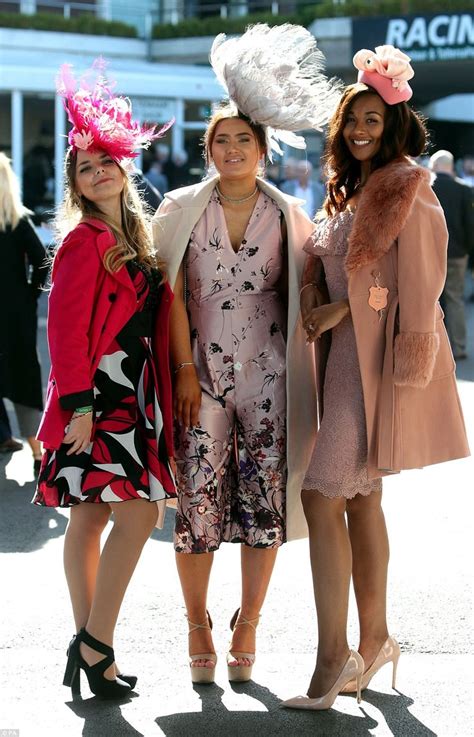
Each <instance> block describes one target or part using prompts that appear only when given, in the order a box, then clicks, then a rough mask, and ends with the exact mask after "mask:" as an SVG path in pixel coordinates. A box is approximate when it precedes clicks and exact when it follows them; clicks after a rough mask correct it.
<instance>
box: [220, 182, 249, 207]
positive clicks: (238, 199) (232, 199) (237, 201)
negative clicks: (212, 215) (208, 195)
mask: <svg viewBox="0 0 474 737" xmlns="http://www.w3.org/2000/svg"><path fill="white" fill-rule="evenodd" d="M216 189H217V194H218V195H219V197H222V199H223V200H227V202H232V204H234V205H240V203H241V202H247V201H248V200H251V199H252V197H255V195H256V194H257V192H258V185H255V189H254V191H253V192H252V194H249V195H247V197H228V196H227V195H226V194H223V193H222V192H221V191H220V189H219V187H218V186H217V184H216Z"/></svg>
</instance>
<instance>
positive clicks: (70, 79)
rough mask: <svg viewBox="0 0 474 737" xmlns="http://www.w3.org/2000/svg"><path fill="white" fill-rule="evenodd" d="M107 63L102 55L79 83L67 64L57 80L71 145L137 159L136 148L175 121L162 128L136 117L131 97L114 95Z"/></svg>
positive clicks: (145, 145) (121, 159)
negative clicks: (107, 73)
mask: <svg viewBox="0 0 474 737" xmlns="http://www.w3.org/2000/svg"><path fill="white" fill-rule="evenodd" d="M105 67H106V63H105V61H104V59H102V58H101V57H99V58H98V59H96V60H95V62H94V64H93V65H92V68H91V69H90V70H88V72H86V74H84V75H83V76H82V77H81V79H80V82H79V83H78V82H77V81H76V79H75V77H74V75H73V73H72V67H71V65H70V64H63V65H62V66H61V68H60V70H59V74H58V77H57V81H56V88H57V92H58V94H59V95H60V96H61V97H62V98H63V102H64V108H65V110H66V112H67V116H68V120H69V122H70V123H71V124H72V129H71V130H70V131H69V135H68V141H69V145H70V146H72V147H73V148H75V149H82V150H84V151H88V150H101V151H106V152H107V153H108V154H109V155H110V156H111V157H112V158H113V159H115V161H119V162H120V161H123V160H124V159H133V158H135V157H136V156H138V153H137V152H136V149H139V148H148V146H149V145H150V143H151V142H152V141H154V140H156V139H157V138H161V137H162V136H163V135H164V134H165V133H166V131H167V130H168V129H169V128H170V127H171V126H172V125H173V123H174V118H173V119H172V120H170V121H169V122H168V123H166V124H165V125H164V126H162V127H161V128H160V129H158V128H157V127H156V126H154V125H153V126H146V125H141V124H140V123H139V122H138V121H137V120H133V119H132V104H131V102H130V100H129V99H128V98H127V97H121V96H114V95H113V93H112V85H111V84H110V83H108V82H107V79H106V77H105V76H104V74H105Z"/></svg>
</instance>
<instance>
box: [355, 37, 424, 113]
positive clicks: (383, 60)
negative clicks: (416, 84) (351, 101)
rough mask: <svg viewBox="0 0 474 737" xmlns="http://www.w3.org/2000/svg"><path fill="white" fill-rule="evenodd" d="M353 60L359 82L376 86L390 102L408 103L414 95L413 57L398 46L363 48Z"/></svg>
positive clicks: (390, 103)
mask: <svg viewBox="0 0 474 737" xmlns="http://www.w3.org/2000/svg"><path fill="white" fill-rule="evenodd" d="M352 61H353V63H354V66H355V67H356V69H358V70H359V74H358V75H357V81H358V82H363V83H364V84H366V85H368V86H369V87H373V88H374V90H376V91H377V92H378V93H379V95H380V97H381V98H382V99H383V100H384V101H385V102H386V103H387V105H396V104H397V103H399V102H407V101H408V100H409V99H410V98H411V96H412V95H413V90H412V89H411V87H410V85H409V84H408V80H409V79H412V77H414V76H415V72H414V71H413V69H412V68H411V66H410V57H409V56H407V55H406V54H404V53H403V51H400V49H396V48H395V46H390V45H386V46H376V47H375V52H374V51H369V50H368V49H361V50H360V51H358V52H357V54H355V56H354V58H353V60H352Z"/></svg>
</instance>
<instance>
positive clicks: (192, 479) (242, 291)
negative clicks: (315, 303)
mask: <svg viewBox="0 0 474 737" xmlns="http://www.w3.org/2000/svg"><path fill="white" fill-rule="evenodd" d="M281 220H282V214H281V211H280V210H279V208H278V207H277V205H276V204H275V202H274V201H273V200H272V199H271V198H270V197H268V196H267V195H265V194H264V193H263V192H260V194H259V197H258V200H257V203H256V205H255V208H254V211H253V213H252V215H251V218H250V221H249V224H248V226H247V230H246V233H245V237H244V239H243V241H242V244H241V246H240V249H239V250H238V252H237V253H235V251H234V250H233V248H232V245H231V242H230V239H229V236H228V233H227V227H226V222H225V218H224V212H223V209H222V206H221V204H220V201H219V198H218V195H217V193H216V191H214V192H213V194H212V196H211V199H210V201H209V204H208V206H207V208H206V210H205V211H204V213H203V215H202V216H201V218H200V219H199V221H198V223H197V224H196V226H195V228H194V231H193V232H192V234H191V238H190V242H189V246H188V249H187V253H186V259H185V260H186V280H187V308H188V314H189V321H190V330H191V344H192V351H193V360H194V362H195V365H196V368H197V372H198V377H199V381H200V384H201V388H202V404H201V408H200V414H199V422H200V424H199V426H197V427H194V428H190V429H189V430H187V431H186V430H184V429H183V428H177V442H176V460H177V465H178V507H177V514H176V525H175V549H176V550H177V551H178V552H183V553H204V552H210V551H213V550H217V548H218V547H219V545H220V543H221V542H222V541H226V542H238V543H245V544H246V545H249V546H251V547H259V548H267V547H277V546H279V545H281V544H282V543H283V542H284V541H285V488H286V477H287V469H286V368H285V363H286V336H285V333H286V323H287V314H286V307H285V306H284V305H283V302H282V300H281V298H280V295H279V293H278V291H277V282H278V280H279V277H280V276H281V272H282V265H283V246H282V237H281Z"/></svg>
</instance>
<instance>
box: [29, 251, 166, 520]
mask: <svg viewBox="0 0 474 737" xmlns="http://www.w3.org/2000/svg"><path fill="white" fill-rule="evenodd" d="M127 268H128V269H129V273H130V276H131V278H132V280H133V283H134V286H135V289H136V293H137V311H136V312H135V314H134V315H133V316H132V317H131V318H130V320H129V321H128V322H127V324H126V325H125V326H124V327H123V328H122V330H121V331H120V333H119V334H118V335H117V337H116V338H115V340H114V341H113V342H112V343H111V345H110V346H109V348H108V350H107V351H106V353H105V354H104V355H103V356H102V358H101V360H100V363H99V366H98V368H97V371H96V373H95V376H94V434H93V440H92V442H91V444H90V445H89V447H88V448H87V450H86V451H84V452H83V453H79V454H77V455H76V454H73V455H69V456H68V455H67V451H68V450H69V448H70V447H71V446H70V445H66V444H64V443H63V444H62V445H61V446H60V448H59V449H58V450H46V451H45V453H44V455H43V460H42V464H41V471H40V474H39V478H38V485H37V489H36V493H35V496H34V498H33V503H34V504H38V505H41V506H47V507H70V506H73V505H75V504H78V503H79V502H95V503H97V502H121V501H126V500H128V499H140V498H141V499H148V500H150V501H151V502H163V500H165V499H166V498H168V497H174V496H175V495H176V492H175V486H174V479H173V474H172V471H171V469H170V466H169V458H168V451H167V448H166V442H165V436H164V431H163V421H162V415H161V410H160V405H159V398H158V389H157V386H158V385H157V379H156V373H155V366H154V362H153V356H152V352H151V335H152V329H153V318H154V314H155V312H156V306H157V304H158V300H159V299H160V291H161V289H160V283H159V282H160V279H161V275H160V272H159V271H157V270H152V271H151V272H149V271H147V270H145V269H143V268H142V267H141V266H139V265H138V264H136V263H135V262H128V263H127Z"/></svg>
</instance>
